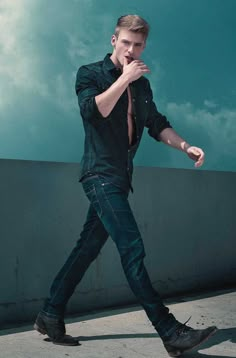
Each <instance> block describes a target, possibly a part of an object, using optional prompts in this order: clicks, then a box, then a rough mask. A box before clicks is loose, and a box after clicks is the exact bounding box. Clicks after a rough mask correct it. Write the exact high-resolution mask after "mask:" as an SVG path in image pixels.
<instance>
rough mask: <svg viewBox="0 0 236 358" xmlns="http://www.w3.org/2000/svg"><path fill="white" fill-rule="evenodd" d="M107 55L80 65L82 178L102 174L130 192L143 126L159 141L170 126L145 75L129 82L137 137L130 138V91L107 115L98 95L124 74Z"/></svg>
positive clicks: (76, 85) (79, 94)
mask: <svg viewBox="0 0 236 358" xmlns="http://www.w3.org/2000/svg"><path fill="white" fill-rule="evenodd" d="M110 56H111V54H107V55H106V57H105V58H104V60H103V61H99V62H96V63H91V64H89V65H85V66H82V67H80V68H79V70H78V73H77V77H76V84H75V89H76V94H77V95H78V103H79V106H80V113H81V116H82V119H83V125H84V130H85V144H84V155H83V158H82V161H81V173H80V181H81V180H82V179H83V178H85V177H86V176H88V175H94V174H99V175H101V176H104V177H106V178H107V180H110V181H112V182H113V184H115V185H118V186H120V187H122V188H123V189H124V190H126V191H128V190H129V189H130V188H131V189H132V185H131V182H132V173H133V158H134V156H135V153H136V151H137V149H138V147H139V144H140V141H141V138H142V134H143V130H144V127H147V128H148V133H149V135H150V136H151V137H153V138H155V139H156V140H157V141H159V134H160V132H161V131H162V130H163V129H165V128H171V125H170V123H169V122H168V121H167V119H166V117H165V116H163V115H162V114H161V113H159V112H158V111H157V108H156V105H155V103H154V102H153V96H152V90H151V88H150V84H149V81H148V80H147V79H146V78H145V77H141V78H139V79H138V80H137V81H134V82H132V83H131V84H130V90H131V97H132V112H133V120H134V138H133V141H132V145H129V138H128V122H127V110H128V93H127V90H126V91H125V92H124V93H123V94H122V95H121V97H120V98H119V100H118V102H117V103H116V105H115V107H114V108H113V110H112V111H111V113H110V115H109V116H108V117H106V118H104V117H103V116H102V115H101V114H100V112H99V110H98V107H97V105H96V101H95V97H96V96H97V95H98V94H100V93H102V92H104V91H106V90H107V89H108V88H109V87H110V86H111V85H112V84H113V83H114V82H115V81H116V80H117V78H118V77H119V76H120V75H121V71H120V70H118V69H117V68H116V67H115V65H114V64H113V62H112V61H111V59H110Z"/></svg>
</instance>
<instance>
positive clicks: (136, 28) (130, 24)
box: [115, 15, 150, 40]
mask: <svg viewBox="0 0 236 358" xmlns="http://www.w3.org/2000/svg"><path fill="white" fill-rule="evenodd" d="M121 29H127V30H129V31H133V32H136V33H140V34H143V35H144V38H145V40H146V39H147V37H148V34H149V30H150V26H149V24H148V23H147V21H145V20H144V19H143V18H142V17H140V16H138V15H124V16H121V17H119V19H118V20H117V24H116V28H115V35H116V37H117V38H118V36H119V33H120V30H121Z"/></svg>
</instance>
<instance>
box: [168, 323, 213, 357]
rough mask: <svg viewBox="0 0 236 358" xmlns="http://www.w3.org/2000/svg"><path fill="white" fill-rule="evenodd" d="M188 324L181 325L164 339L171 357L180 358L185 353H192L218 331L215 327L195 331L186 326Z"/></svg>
mask: <svg viewBox="0 0 236 358" xmlns="http://www.w3.org/2000/svg"><path fill="white" fill-rule="evenodd" d="M186 323H187V322H186ZM186 323H184V324H182V323H180V324H179V325H178V326H177V327H176V330H175V331H174V332H173V333H172V334H171V335H170V337H168V338H164V337H163V338H162V340H163V344H164V346H165V349H166V350H167V352H168V354H169V356H170V357H178V356H180V355H181V354H183V353H184V352H186V351H190V350H191V349H192V348H194V347H197V346H198V345H199V344H201V343H202V342H204V341H205V340H207V339H208V338H209V337H210V336H212V335H213V334H214V333H215V332H216V331H217V328H216V327H215V326H212V327H208V328H205V329H193V328H191V327H188V326H186Z"/></svg>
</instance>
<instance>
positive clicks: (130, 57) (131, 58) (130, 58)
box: [125, 56, 134, 63]
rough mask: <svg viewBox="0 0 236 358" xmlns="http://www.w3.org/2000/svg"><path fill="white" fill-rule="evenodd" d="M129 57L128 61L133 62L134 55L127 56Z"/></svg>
mask: <svg viewBox="0 0 236 358" xmlns="http://www.w3.org/2000/svg"><path fill="white" fill-rule="evenodd" d="M125 57H126V58H127V61H128V63H130V62H132V61H133V60H134V58H133V57H132V56H125Z"/></svg>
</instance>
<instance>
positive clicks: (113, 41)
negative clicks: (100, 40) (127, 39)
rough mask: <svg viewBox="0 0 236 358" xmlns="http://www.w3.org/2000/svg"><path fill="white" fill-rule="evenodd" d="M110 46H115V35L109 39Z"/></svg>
mask: <svg viewBox="0 0 236 358" xmlns="http://www.w3.org/2000/svg"><path fill="white" fill-rule="evenodd" d="M111 44H112V46H113V47H114V46H115V45H116V36H115V35H112V37H111Z"/></svg>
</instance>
